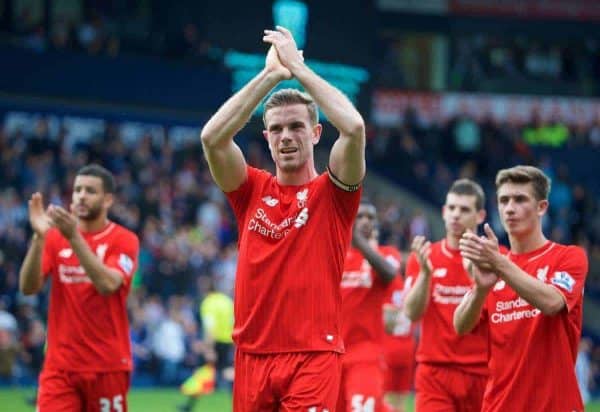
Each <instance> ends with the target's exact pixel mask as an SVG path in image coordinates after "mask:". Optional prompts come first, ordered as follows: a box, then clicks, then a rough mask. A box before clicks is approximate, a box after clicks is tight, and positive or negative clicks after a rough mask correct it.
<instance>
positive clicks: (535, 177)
mask: <svg viewBox="0 0 600 412" xmlns="http://www.w3.org/2000/svg"><path fill="white" fill-rule="evenodd" d="M509 182H510V183H531V184H532V186H533V192H534V195H535V197H536V199H537V200H548V194H549V193H550V186H551V180H550V178H549V177H548V176H546V174H545V173H544V172H542V171H541V169H538V168H537V167H534V166H524V165H519V166H514V167H511V168H508V169H502V170H500V171H499V172H498V173H497V174H496V190H498V189H500V186H502V185H503V184H505V183H509Z"/></svg>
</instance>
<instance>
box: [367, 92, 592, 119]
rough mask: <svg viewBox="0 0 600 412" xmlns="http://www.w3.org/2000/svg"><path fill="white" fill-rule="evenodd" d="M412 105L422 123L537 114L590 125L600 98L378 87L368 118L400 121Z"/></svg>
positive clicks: (511, 117) (523, 117)
mask: <svg viewBox="0 0 600 412" xmlns="http://www.w3.org/2000/svg"><path fill="white" fill-rule="evenodd" d="M408 108H414V109H415V110H416V111H417V113H418V116H419V118H420V120H421V121H422V122H424V123H440V122H441V123H444V122H446V121H447V120H448V119H451V118H452V117H454V116H456V115H459V114H465V115H468V116H470V117H473V118H474V119H477V120H483V119H485V118H489V117H491V118H492V119H494V120H496V121H501V122H509V123H511V124H524V123H527V122H530V121H531V120H532V115H533V114H534V113H537V114H538V115H539V117H540V118H541V119H542V120H543V121H552V120H559V121H562V122H566V123H569V124H589V123H591V122H592V121H595V120H596V119H597V118H598V117H600V100H599V99H583V98H571V97H551V96H524V95H500V94H470V93H444V94H441V93H418V92H406V91H399V90H389V89H387V90H386V89H380V90H377V91H375V92H374V93H373V102H372V110H371V117H372V120H373V122H374V123H375V124H376V125H379V126H396V125H398V124H400V123H402V121H403V118H404V113H405V111H406V109H408Z"/></svg>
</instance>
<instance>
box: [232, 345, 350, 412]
mask: <svg viewBox="0 0 600 412" xmlns="http://www.w3.org/2000/svg"><path fill="white" fill-rule="evenodd" d="M234 365H235V379H234V381H233V410H234V412H254V411H261V412H267V411H282V412H285V411H302V412H307V411H310V412H324V411H327V410H328V411H330V412H333V411H335V403H336V401H337V396H338V390H339V386H340V374H341V357H340V354H339V353H336V352H291V353H279V354H277V353H276V354H252V353H245V352H242V351H240V350H236V353H235V362H234Z"/></svg>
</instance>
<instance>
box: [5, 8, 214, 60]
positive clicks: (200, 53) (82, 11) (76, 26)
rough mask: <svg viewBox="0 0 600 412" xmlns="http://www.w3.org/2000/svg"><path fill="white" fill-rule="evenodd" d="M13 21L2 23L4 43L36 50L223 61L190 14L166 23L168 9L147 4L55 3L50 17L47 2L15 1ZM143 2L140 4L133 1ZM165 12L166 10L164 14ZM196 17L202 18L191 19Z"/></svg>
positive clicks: (109, 55) (110, 55)
mask: <svg viewBox="0 0 600 412" xmlns="http://www.w3.org/2000/svg"><path fill="white" fill-rule="evenodd" d="M14 3H15V4H14V5H13V10H12V18H11V19H6V20H8V21H10V24H8V25H6V26H7V27H4V30H2V27H0V32H4V33H3V34H4V35H3V36H0V41H1V42H5V43H9V44H12V45H15V46H19V47H24V48H27V49H30V50H33V51H35V52H39V53H41V52H45V51H57V52H64V51H70V52H81V53H86V54H89V55H94V56H108V57H116V56H118V55H120V54H121V53H122V52H125V53H129V54H150V55H156V56H162V57H167V58H175V59H184V60H187V61H188V62H194V63H197V64H210V65H213V66H220V65H221V64H222V58H223V50H222V49H221V48H219V47H218V46H216V45H215V44H214V43H213V42H212V41H211V40H210V39H209V38H208V37H207V36H206V34H205V33H204V32H203V30H202V27H201V25H200V24H198V23H196V22H192V19H191V18H189V17H188V19H187V20H185V19H183V20H182V19H177V20H181V22H180V23H179V24H172V23H171V22H169V24H163V23H164V22H162V20H161V19H168V13H166V12H165V11H164V10H160V8H159V7H158V6H160V4H158V3H157V4H156V5H154V6H155V7H154V8H152V9H150V8H146V7H144V5H143V4H141V3H143V2H132V4H127V5H125V4H123V5H119V4H116V3H114V2H83V3H78V2H72V4H70V3H68V4H66V5H61V4H53V5H52V8H51V10H50V13H49V16H47V15H46V11H45V9H44V7H45V6H44V2H43V1H31V2H14ZM134 3H140V4H134ZM163 12H165V13H163ZM193 20H194V21H198V19H193Z"/></svg>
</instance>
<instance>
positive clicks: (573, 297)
mask: <svg viewBox="0 0 600 412" xmlns="http://www.w3.org/2000/svg"><path fill="white" fill-rule="evenodd" d="M558 262H559V263H558V264H557V265H556V268H555V270H554V273H550V274H548V276H547V277H546V283H548V284H550V285H551V286H553V287H555V288H556V289H557V290H558V291H559V292H560V293H561V294H562V295H563V297H564V299H565V302H566V304H567V309H568V310H569V311H570V310H571V309H573V307H574V306H575V305H576V304H577V303H578V302H579V301H580V299H581V296H582V295H583V286H584V284H585V278H586V276H587V273H588V259H587V255H586V253H585V251H584V250H583V249H582V248H580V247H577V246H569V247H567V248H566V249H565V252H564V253H563V254H562V256H560V258H559V259H558Z"/></svg>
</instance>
